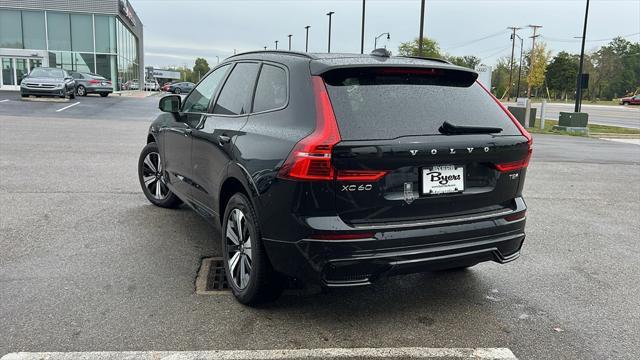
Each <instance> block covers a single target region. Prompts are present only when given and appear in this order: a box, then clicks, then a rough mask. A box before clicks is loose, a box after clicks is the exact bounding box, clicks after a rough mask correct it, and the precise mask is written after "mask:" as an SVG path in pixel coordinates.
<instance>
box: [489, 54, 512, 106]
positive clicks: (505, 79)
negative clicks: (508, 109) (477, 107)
mask: <svg viewBox="0 0 640 360" xmlns="http://www.w3.org/2000/svg"><path fill="white" fill-rule="evenodd" d="M510 61H511V59H510V58H508V57H503V58H500V59H498V61H497V63H496V65H495V67H494V69H493V72H492V73H491V91H492V92H493V95H495V96H496V97H497V98H500V99H501V98H503V97H504V96H505V95H507V90H508V87H509V64H510V63H509V62H510Z"/></svg>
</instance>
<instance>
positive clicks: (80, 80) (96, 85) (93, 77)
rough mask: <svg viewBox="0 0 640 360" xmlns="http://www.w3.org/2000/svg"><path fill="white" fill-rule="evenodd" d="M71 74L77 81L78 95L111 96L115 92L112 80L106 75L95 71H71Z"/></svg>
mask: <svg viewBox="0 0 640 360" xmlns="http://www.w3.org/2000/svg"><path fill="white" fill-rule="evenodd" d="M71 76H72V77H73V79H74V80H75V81H76V93H77V94H78V96H87V94H100V96H102V97H105V96H109V94H111V93H112V92H113V86H112V84H111V80H108V79H106V78H105V77H104V76H101V75H98V74H93V73H80V72H71Z"/></svg>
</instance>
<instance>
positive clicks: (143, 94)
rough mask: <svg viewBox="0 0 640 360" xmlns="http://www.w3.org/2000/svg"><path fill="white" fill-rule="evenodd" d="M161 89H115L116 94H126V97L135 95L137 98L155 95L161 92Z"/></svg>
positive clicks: (114, 93)
mask: <svg viewBox="0 0 640 360" xmlns="http://www.w3.org/2000/svg"><path fill="white" fill-rule="evenodd" d="M160 93H161V92H160V91H140V90H123V91H114V92H113V95H114V96H124V97H135V98H144V97H148V96H155V95H158V94H160Z"/></svg>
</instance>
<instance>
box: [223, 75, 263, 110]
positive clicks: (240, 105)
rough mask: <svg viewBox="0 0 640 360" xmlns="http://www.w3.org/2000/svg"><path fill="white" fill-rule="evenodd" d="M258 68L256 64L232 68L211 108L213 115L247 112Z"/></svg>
mask: <svg viewBox="0 0 640 360" xmlns="http://www.w3.org/2000/svg"><path fill="white" fill-rule="evenodd" d="M259 66H260V65H259V64H257V63H239V64H237V65H236V66H235V68H233V71H232V72H231V75H229V78H228V79H227V82H226V83H225V84H224V87H223V88H222V91H221V92H220V96H219V97H218V101H217V102H216V106H215V107H214V108H213V113H214V114H220V115H241V114H247V113H248V112H249V108H250V107H251V93H252V92H253V86H254V84H255V80H256V75H258V68H259Z"/></svg>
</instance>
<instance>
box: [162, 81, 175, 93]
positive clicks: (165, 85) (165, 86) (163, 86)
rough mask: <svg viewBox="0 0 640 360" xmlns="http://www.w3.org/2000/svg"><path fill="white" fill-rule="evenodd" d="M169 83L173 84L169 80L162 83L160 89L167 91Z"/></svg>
mask: <svg viewBox="0 0 640 360" xmlns="http://www.w3.org/2000/svg"><path fill="white" fill-rule="evenodd" d="M171 84H173V83H170V82H166V83H164V85H162V89H161V90H162V91H169V86H171Z"/></svg>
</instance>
